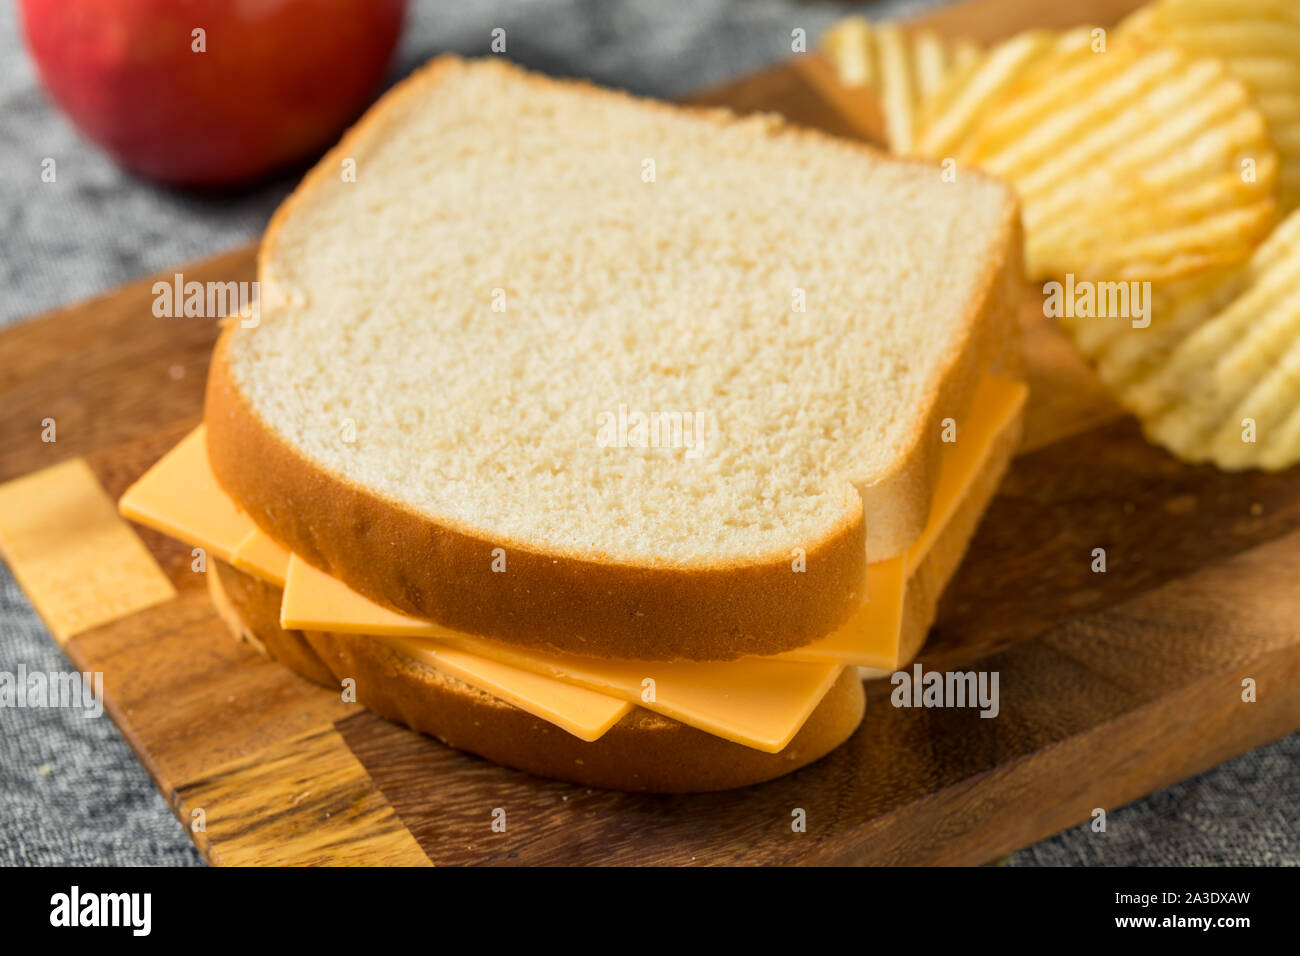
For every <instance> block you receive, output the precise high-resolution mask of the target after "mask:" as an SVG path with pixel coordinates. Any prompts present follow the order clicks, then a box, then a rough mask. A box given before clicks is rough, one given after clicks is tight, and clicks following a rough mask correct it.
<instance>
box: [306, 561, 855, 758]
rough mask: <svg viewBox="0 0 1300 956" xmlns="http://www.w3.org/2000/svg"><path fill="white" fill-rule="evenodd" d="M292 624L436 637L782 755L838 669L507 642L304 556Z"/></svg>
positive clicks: (822, 665) (753, 659)
mask: <svg viewBox="0 0 1300 956" xmlns="http://www.w3.org/2000/svg"><path fill="white" fill-rule="evenodd" d="M280 623H281V625H282V626H284V627H293V628H303V629H305V630H315V631H342V632H344V633H359V634H376V633H378V634H384V635H390V636H392V635H397V636H403V637H407V638H424V639H427V640H435V641H436V644H435V645H434V646H435V647H442V646H450V647H452V648H455V649H457V650H461V651H465V652H468V653H471V654H473V655H475V656H476V657H485V658H489V659H491V660H495V661H499V662H500V663H502V664H507V665H509V666H511V667H516V668H519V669H521V670H526V671H530V672H532V673H534V674H540V675H542V676H544V677H547V678H553V679H554V680H557V681H562V682H564V683H566V684H573V685H577V686H578V687H585V688H587V689H588V690H593V691H596V692H598V693H601V694H606V695H608V696H610V697H615V698H618V699H619V700H623V701H627V702H628V703H632V704H637V705H639V706H641V707H645V708H646V709H647V710H653V711H655V712H657V713H660V714H663V715H664V716H666V717H671V718H673V719H674V720H679V721H681V722H682V723H684V724H687V725H689V726H691V727H695V728H697V729H699V730H703V731H705V732H706V733H710V734H713V735H714V736H717V737H722V738H724V739H726V740H731V741H734V742H735V743H738V744H743V745H744V746H746V747H752V748H754V749H755V750H763V751H766V752H767V753H776V752H778V751H780V750H782V749H783V748H784V747H785V745H786V744H788V743H789V742H790V740H791V738H792V737H794V735H795V734H796V733H798V732H799V728H800V727H802V726H803V724H804V721H806V720H807V719H808V715H809V714H811V713H812V712H813V710H814V708H816V706H817V704H818V703H820V702H821V699H822V698H823V697H824V696H825V695H826V692H827V691H828V690H830V688H831V685H832V684H834V683H835V679H836V678H837V677H839V674H840V670H841V667H840V665H838V664H835V663H828V662H813V663H808V662H801V661H778V660H773V659H770V658H761V657H750V658H745V659H743V660H738V661H717V662H713V661H709V662H703V661H674V662H670V663H659V662H651V661H611V660H602V659H595V658H587V657H579V656H578V655H576V654H558V653H543V652H540V651H533V650H529V649H527V648H521V647H515V646H513V645H509V644H502V643H500V642H498V641H491V640H486V639H484V638H480V637H475V636H474V635H472V634H465V633H463V632H460V631H454V630H452V629H450V628H446V627H442V626H440V625H438V624H435V623H433V622H432V621H423V620H420V619H418V618H413V617H408V616H406V615H404V614H399V613H397V612H396V611H390V610H388V609H387V608H384V607H380V606H379V605H377V604H375V603H374V602H373V601H371V600H369V599H368V598H366V597H363V596H362V595H360V594H358V593H356V592H355V591H353V590H352V589H351V588H349V587H348V586H347V585H346V584H344V583H343V582H341V581H339V580H337V579H335V578H332V577H330V576H329V575H328V574H325V573H324V572H323V571H320V570H318V569H316V568H314V567H312V566H311V565H310V564H308V563H307V562H306V561H303V560H302V559H301V558H299V557H298V556H297V555H293V556H292V557H291V558H290V559H289V574H288V578H287V580H286V581H285V586H284V603H283V604H282V605H281V608H280Z"/></svg>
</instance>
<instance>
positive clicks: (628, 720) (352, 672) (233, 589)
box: [208, 561, 866, 793]
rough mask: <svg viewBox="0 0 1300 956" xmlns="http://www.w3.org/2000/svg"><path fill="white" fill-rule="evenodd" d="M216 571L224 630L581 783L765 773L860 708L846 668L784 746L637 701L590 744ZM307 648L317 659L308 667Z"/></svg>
mask: <svg viewBox="0 0 1300 956" xmlns="http://www.w3.org/2000/svg"><path fill="white" fill-rule="evenodd" d="M213 571H214V572H215V573H209V575H208V584H209V589H210V590H211V591H212V594H213V601H214V603H216V604H217V605H218V608H219V609H221V608H222V607H223V606H224V608H225V610H223V612H222V617H223V619H224V620H225V621H226V623H227V625H228V626H229V627H230V628H231V630H232V631H233V632H234V633H235V634H236V635H237V636H241V637H243V636H244V635H246V634H248V633H251V634H253V635H256V637H257V639H258V642H259V643H260V644H261V645H262V647H264V648H265V650H266V651H267V652H268V653H269V654H270V655H271V656H272V657H275V658H276V659H278V660H281V661H282V663H284V664H286V665H287V666H289V667H290V668H291V669H293V670H295V671H297V672H298V673H300V674H301V675H302V676H304V677H307V678H308V679H309V680H313V681H316V682H317V683H321V684H324V685H326V686H328V687H332V688H337V687H338V686H339V682H340V681H342V680H343V679H344V678H345V677H347V678H352V679H353V680H355V681H356V691H357V700H358V702H359V703H361V704H362V705H364V706H365V707H367V708H369V709H370V710H373V711H374V712H375V713H377V714H379V715H380V716H382V717H386V718H387V719H389V720H391V721H393V722H395V723H399V724H403V725H405V726H407V727H410V728H412V729H413V730H418V731H419V732H421V733H424V734H428V735H429V736H431V737H436V738H438V739H439V740H441V741H443V743H446V744H448V745H449V746H452V747H455V748H456V749H458V750H466V751H469V752H470V753H475V754H478V755H479V756H481V757H486V758H487V759H489V760H491V761H493V762H494V763H499V764H503V765H505V766H508V767H514V768H515V769H516V770H523V771H526V772H528V773H533V774H537V775H538V776H542V777H551V778H554V779H558V780H568V781H571V782H573V783H577V784H582V785H585V786H590V787H603V788H606V789H611V790H640V791H650V792H654V793H688V792H696V791H705V790H727V789H731V788H733V787H743V786H747V785H749V784H752V783H759V782H761V781H764V780H770V779H772V778H773V777H779V776H782V775H784V774H787V773H790V772H791V771H793V770H797V769H799V768H800V767H803V766H806V765H807V764H810V763H812V762H813V761H814V760H817V759H818V758H820V757H823V756H825V755H826V754H828V753H830V752H831V751H832V750H834V749H835V748H836V747H838V746H839V745H840V744H841V743H843V742H844V741H845V740H847V739H848V738H849V736H850V735H852V733H853V731H854V730H855V729H856V728H857V727H858V725H859V724H860V723H861V721H862V714H863V711H864V708H865V706H866V697H865V694H864V693H863V690H862V682H861V680H859V679H858V676H857V674H856V672H855V671H854V670H853V668H846V669H845V671H844V673H843V674H841V675H840V677H839V679H838V680H837V681H836V682H835V684H834V685H833V686H832V687H831V689H830V690H829V691H828V692H827V694H826V696H825V697H823V698H822V701H821V703H820V704H818V705H817V708H816V709H815V710H814V711H813V712H812V714H811V715H810V716H809V718H808V720H807V721H806V722H805V723H804V725H803V727H802V728H800V730H799V732H798V733H797V734H796V735H795V737H794V739H793V740H792V741H791V742H790V743H789V744H788V745H787V746H786V747H785V749H784V750H782V751H781V752H780V753H775V754H771V753H764V752H762V751H759V750H752V749H750V748H749V747H744V746H741V745H740V744H736V743H732V742H731V741H729V740H723V739H722V738H721V737H715V736H713V735H712V734H707V733H705V732H704V731H702V730H696V729H695V728H694V727H689V726H687V725H686V724H683V723H680V722H679V721H676V720H672V719H671V718H668V717H663V716H661V715H659V714H655V713H652V712H651V711H648V710H644V709H642V708H640V707H637V708H634V709H633V710H632V711H631V712H630V713H629V714H627V715H626V716H625V717H623V719H622V720H620V721H619V722H618V723H617V724H615V725H614V726H613V727H611V728H610V729H609V730H608V731H606V732H605V734H604V735H603V736H601V737H600V738H599V739H598V740H595V741H592V742H590V743H589V742H586V741H583V740H579V739H578V738H577V737H575V736H573V735H572V734H570V733H567V732H566V731H564V730H561V729H560V728H558V727H556V726H554V725H552V724H550V723H548V722H546V721H544V720H542V719H540V718H538V717H534V716H533V715H532V714H529V713H527V712H526V711H523V710H521V709H519V708H518V707H515V706H514V705H513V704H509V703H506V702H505V701H503V700H499V699H498V698H496V697H493V696H492V695H490V694H487V693H485V692H483V691H480V690H478V689H477V688H475V687H472V686H471V685H469V684H467V683H465V682H464V681H461V680H459V679H458V678H455V677H452V676H451V675H449V674H444V673H442V672H441V671H438V670H436V669H435V668H432V667H429V666H428V665H426V664H423V663H421V662H419V661H415V660H412V659H411V658H409V657H406V656H405V655H403V654H400V653H398V652H397V651H395V650H393V649H392V648H391V647H389V646H388V645H386V644H382V643H380V642H379V641H376V640H374V639H373V638H369V637H364V636H361V635H356V634H327V633H322V632H316V631H309V632H302V631H287V630H285V629H284V628H282V627H280V623H279V608H280V604H279V594H280V591H279V589H278V588H274V587H272V586H270V585H267V584H264V583H263V582H261V581H258V580H256V579H254V578H251V577H250V576H249V575H247V574H245V573H244V572H243V571H239V570H237V569H235V568H233V567H231V566H230V565H228V564H225V563H223V562H220V561H214V562H213ZM304 647H306V648H307V649H308V650H310V652H311V653H312V657H313V663H312V664H311V665H310V666H309V667H307V668H305V669H304V668H303V667H302V664H303V658H302V656H301V651H302V649H303V648H304ZM282 655H285V656H282ZM322 674H323V675H324V676H323V678H322V676H321V675H322Z"/></svg>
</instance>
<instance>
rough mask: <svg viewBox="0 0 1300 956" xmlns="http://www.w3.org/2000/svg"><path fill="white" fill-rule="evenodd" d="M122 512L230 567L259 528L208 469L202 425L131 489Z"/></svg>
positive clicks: (120, 504) (122, 501) (121, 505)
mask: <svg viewBox="0 0 1300 956" xmlns="http://www.w3.org/2000/svg"><path fill="white" fill-rule="evenodd" d="M117 508H118V511H120V512H121V513H122V514H123V515H124V516H125V517H127V518H130V519H131V520H132V521H136V522H139V523H140V524H142V525H145V526H147V527H150V528H153V529H154V530H155V531H161V532H162V533H163V534H166V535H170V536H171V537H173V538H178V539H179V540H181V541H184V542H185V543H186V544H188V545H192V546H194V547H198V548H203V549H204V550H206V551H208V552H209V553H210V554H213V555H216V556H217V557H218V558H220V559H221V560H222V561H226V562H229V561H230V559H231V557H232V556H233V555H234V553H235V549H236V548H237V547H239V544H240V542H242V541H243V540H244V539H245V538H246V537H248V534H249V532H251V531H254V530H256V528H257V526H256V525H255V524H253V519H252V518H250V517H249V516H248V515H247V514H245V513H244V512H243V511H241V510H240V509H239V506H238V505H236V504H235V502H234V501H233V500H232V499H231V498H230V496H229V495H227V494H226V493H225V492H224V491H222V490H221V486H220V485H218V484H217V479H216V477H215V476H214V475H213V474H212V467H211V465H209V464H208V446H207V429H206V428H205V427H204V426H202V425H200V426H199V427H198V428H196V429H194V431H192V432H190V433H189V434H188V435H186V436H185V437H184V438H183V439H181V442H180V444H178V445H177V446H176V447H175V448H173V449H172V450H171V451H169V452H168V453H167V454H165V455H163V456H162V458H160V459H159V460H158V462H157V463H156V464H155V465H154V466H153V467H152V468H150V469H149V470H148V471H146V472H145V473H144V474H143V475H141V476H140V479H139V480H138V481H137V482H136V483H135V484H133V485H132V486H131V487H130V488H128V489H126V493H125V494H123V495H122V497H121V499H120V500H119V501H118V503H117Z"/></svg>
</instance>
